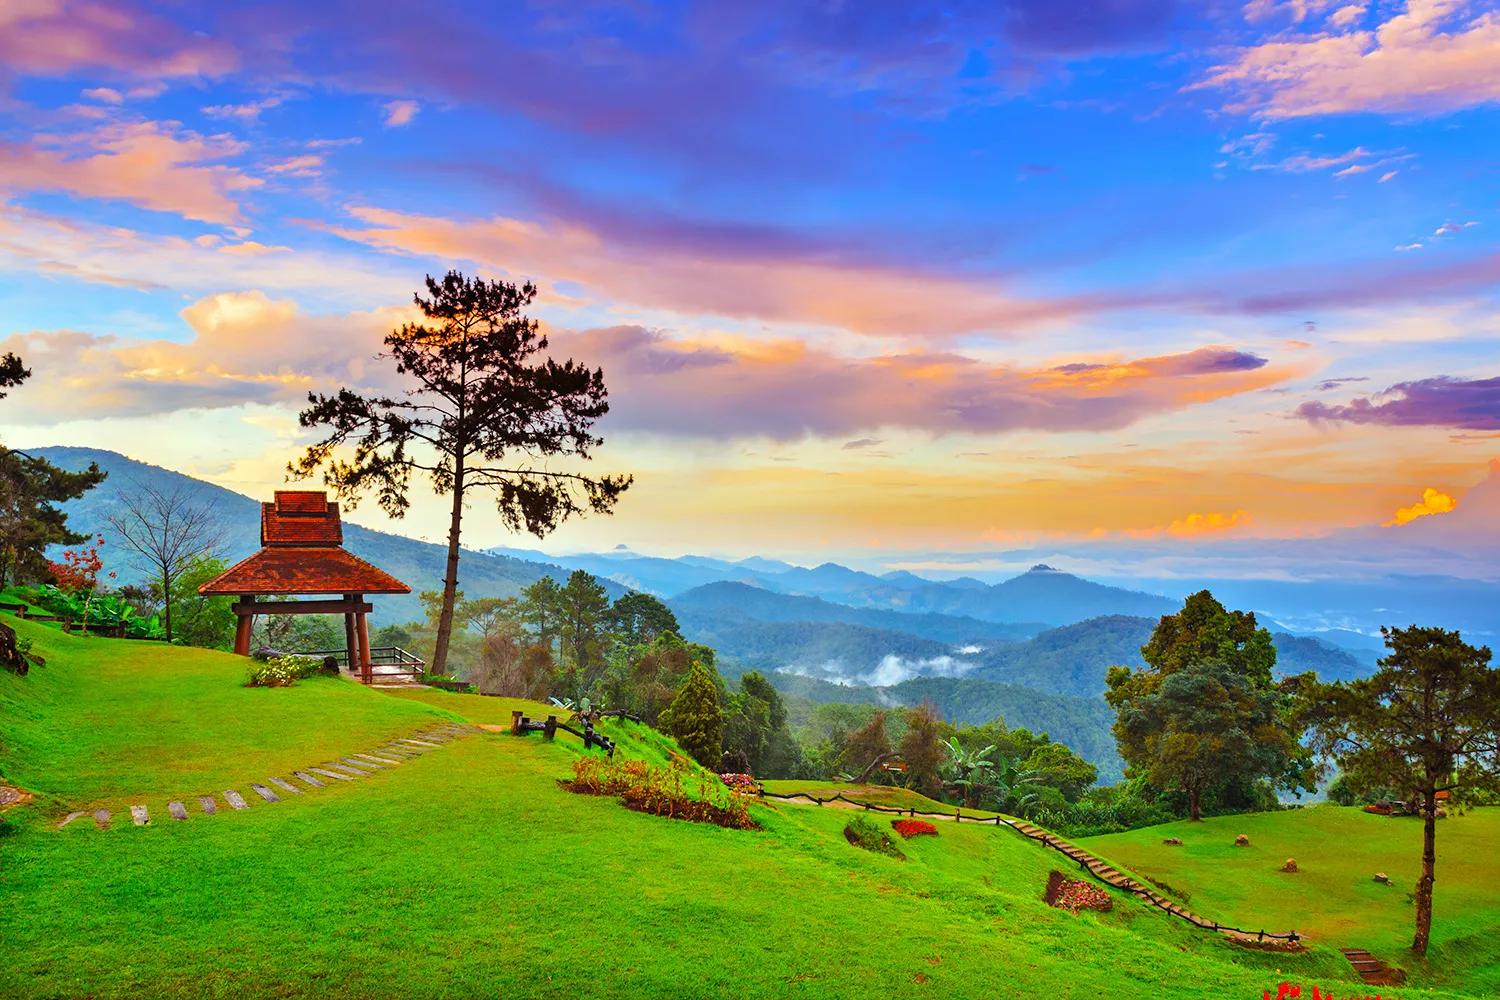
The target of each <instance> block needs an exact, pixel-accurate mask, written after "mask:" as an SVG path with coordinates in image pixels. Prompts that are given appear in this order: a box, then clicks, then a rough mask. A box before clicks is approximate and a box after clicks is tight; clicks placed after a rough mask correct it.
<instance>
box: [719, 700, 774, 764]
mask: <svg viewBox="0 0 1500 1000" xmlns="http://www.w3.org/2000/svg"><path fill="white" fill-rule="evenodd" d="M724 702H725V704H724V709H723V715H724V727H723V728H724V735H723V744H724V751H725V752H726V753H734V752H735V751H739V752H740V753H742V754H744V755H745V762H746V764H747V765H748V768H749V771H750V773H751V774H760V775H762V776H763V775H764V771H763V770H762V765H763V763H764V760H765V754H766V742H767V738H768V737H769V736H770V730H771V724H770V715H771V712H770V706H769V705H767V704H766V703H765V702H764V701H762V700H761V699H760V698H757V697H756V696H755V695H753V694H750V693H748V692H746V691H744V690H740V691H738V692H735V693H733V694H730V695H728V696H727V697H726V698H725V699H724Z"/></svg>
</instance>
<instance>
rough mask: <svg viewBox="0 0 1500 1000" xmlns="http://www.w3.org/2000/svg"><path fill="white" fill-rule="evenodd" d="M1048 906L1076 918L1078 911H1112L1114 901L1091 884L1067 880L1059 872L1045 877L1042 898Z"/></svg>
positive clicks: (1079, 880) (1071, 879)
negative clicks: (1067, 911)
mask: <svg viewBox="0 0 1500 1000" xmlns="http://www.w3.org/2000/svg"><path fill="white" fill-rule="evenodd" d="M1042 898H1043V899H1044V900H1045V901H1046V902H1047V904H1048V905H1049V906H1055V907H1057V908H1058V909H1060V910H1071V911H1073V913H1074V915H1075V916H1076V915H1077V913H1078V911H1079V910H1100V911H1104V910H1112V909H1114V906H1115V903H1114V900H1112V899H1110V898H1109V893H1107V892H1105V891H1104V890H1103V889H1101V888H1099V887H1098V886H1097V885H1094V884H1093V883H1091V882H1084V881H1083V880H1081V879H1076V878H1068V877H1067V876H1065V875H1064V874H1063V873H1062V872H1060V871H1053V872H1051V873H1050V874H1049V875H1048V876H1047V892H1046V894H1045V895H1044V896H1043V897H1042Z"/></svg>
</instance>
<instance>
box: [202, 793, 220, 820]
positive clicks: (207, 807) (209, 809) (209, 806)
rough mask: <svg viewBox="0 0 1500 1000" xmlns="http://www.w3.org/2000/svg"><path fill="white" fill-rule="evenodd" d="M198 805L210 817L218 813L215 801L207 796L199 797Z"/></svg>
mask: <svg viewBox="0 0 1500 1000" xmlns="http://www.w3.org/2000/svg"><path fill="white" fill-rule="evenodd" d="M198 804H199V805H200V806H202V807H203V811H204V812H206V813H208V815H210V816H212V815H213V814H214V813H215V812H217V811H218V810H217V808H216V807H215V805H214V800H213V799H212V798H210V797H209V796H207V795H200V796H198Z"/></svg>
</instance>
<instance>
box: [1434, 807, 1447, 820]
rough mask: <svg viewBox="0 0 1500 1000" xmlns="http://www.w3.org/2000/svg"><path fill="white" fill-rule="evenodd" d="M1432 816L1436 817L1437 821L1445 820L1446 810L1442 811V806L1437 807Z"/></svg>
mask: <svg viewBox="0 0 1500 1000" xmlns="http://www.w3.org/2000/svg"><path fill="white" fill-rule="evenodd" d="M1433 815H1434V816H1436V817H1437V818H1438V819H1447V818H1448V810H1446V809H1444V808H1443V807H1442V806H1438V807H1437V812H1435V813H1433Z"/></svg>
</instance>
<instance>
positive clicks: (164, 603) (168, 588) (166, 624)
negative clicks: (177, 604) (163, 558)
mask: <svg viewBox="0 0 1500 1000" xmlns="http://www.w3.org/2000/svg"><path fill="white" fill-rule="evenodd" d="M161 595H162V596H161V623H162V627H163V628H165V629H166V630H167V641H168V642H171V641H172V577H171V574H169V573H162V575H161Z"/></svg>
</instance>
